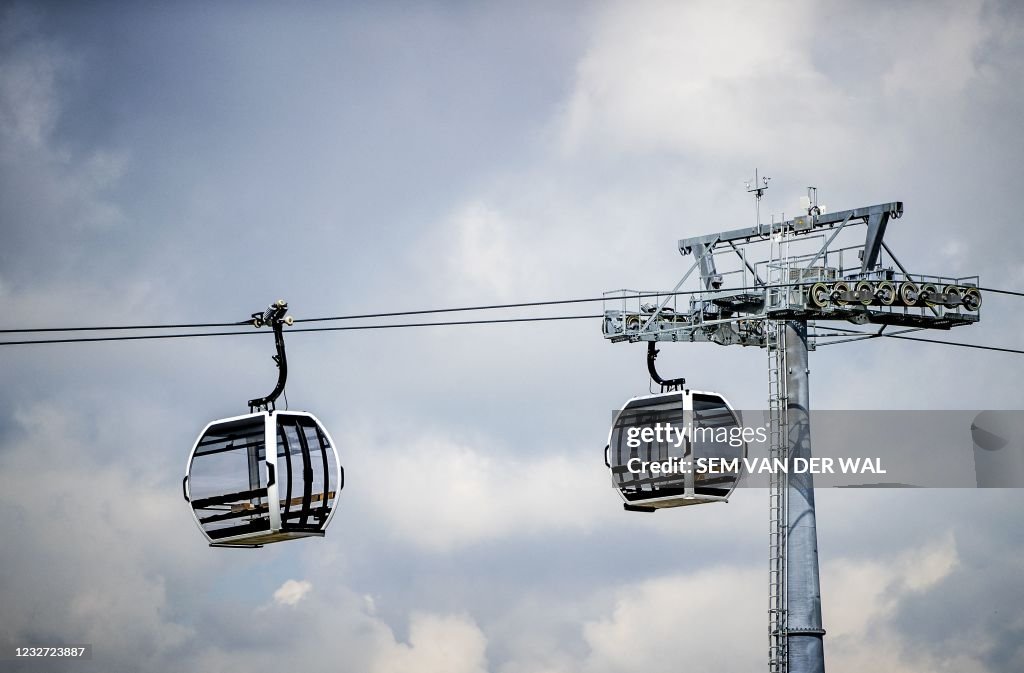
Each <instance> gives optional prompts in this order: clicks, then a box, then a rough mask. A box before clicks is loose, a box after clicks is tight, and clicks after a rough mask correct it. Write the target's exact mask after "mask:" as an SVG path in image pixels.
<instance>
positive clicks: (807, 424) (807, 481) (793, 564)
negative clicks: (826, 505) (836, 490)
mask: <svg viewBox="0 0 1024 673" xmlns="http://www.w3.org/2000/svg"><path fill="white" fill-rule="evenodd" d="M785 349H786V365H787V371H786V394H787V400H786V411H787V413H786V417H787V425H788V427H787V428H786V436H787V440H788V443H789V465H790V470H791V472H790V474H789V486H788V490H787V509H788V512H789V527H788V529H787V534H786V545H787V559H786V617H787V632H788V643H789V644H788V650H789V673H824V670H825V649H824V642H823V637H824V635H825V630H824V629H823V628H822V627H821V585H820V582H819V579H818V532H817V528H816V523H815V514H814V477H813V475H812V474H811V473H810V471H805V472H803V473H793V472H792V468H793V462H794V459H796V458H803V459H810V457H811V417H810V408H811V403H810V394H809V390H808V379H809V376H808V375H809V368H808V364H807V323H806V322H800V321H796V320H790V321H787V322H786V328H785Z"/></svg>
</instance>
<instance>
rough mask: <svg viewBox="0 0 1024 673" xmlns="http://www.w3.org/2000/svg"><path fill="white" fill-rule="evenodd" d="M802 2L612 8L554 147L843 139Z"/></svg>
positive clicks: (627, 148)
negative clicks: (812, 51) (817, 64)
mask: <svg viewBox="0 0 1024 673" xmlns="http://www.w3.org/2000/svg"><path fill="white" fill-rule="evenodd" d="M811 7H812V5H811V4H810V3H808V2H794V3H786V4H769V3H763V2H761V3H757V2H749V3H716V2H693V3H675V2H644V3H629V4H623V5H611V6H609V7H608V9H607V11H606V12H604V14H603V15H602V16H601V17H600V19H599V21H598V24H597V29H596V31H595V35H594V38H593V40H592V43H591V44H590V47H589V49H588V51H587V53H586V55H585V56H584V58H583V59H582V61H581V62H580V65H579V67H578V72H577V79H576V84H575V88H574V91H573V93H572V95H571V97H570V99H569V102H568V105H567V107H566V116H565V119H564V129H563V133H564V135H563V143H564V146H565V148H566V149H567V150H569V151H573V150H575V149H577V148H581V147H582V146H591V147H598V146H599V147H601V148H602V149H607V148H613V149H614V150H618V151H622V152H627V153H630V152H661V151H673V152H688V151H696V152H698V153H710V154H718V155H720V154H722V153H727V154H741V155H747V154H749V153H752V152H754V153H759V152H760V151H761V150H767V149H768V148H771V149H772V150H774V151H778V152H786V151H788V152H791V153H796V152H799V151H800V150H801V147H800V146H799V145H796V144H793V145H788V146H787V144H789V143H793V142H794V141H796V140H797V139H800V140H801V141H802V142H803V143H805V145H806V146H816V147H817V148H818V149H819V150H823V149H825V148H824V147H821V144H820V143H821V141H822V140H824V139H826V138H829V139H832V140H833V141H836V140H838V139H841V138H842V137H843V134H844V130H845V129H844V128H843V126H842V123H843V121H845V120H844V119H842V118H841V117H840V115H839V113H840V105H841V103H842V97H841V95H840V94H839V92H838V91H837V90H836V88H835V87H834V86H833V85H832V84H831V83H830V82H829V81H828V79H827V78H826V77H825V76H823V75H822V74H821V73H820V72H819V71H818V70H817V69H816V67H815V65H814V63H813V62H812V59H811V55H810V53H809V51H808V45H809V40H808V36H809V35H811V34H812V30H813V26H812V20H813V18H812V12H811V11H809V10H810V8H811Z"/></svg>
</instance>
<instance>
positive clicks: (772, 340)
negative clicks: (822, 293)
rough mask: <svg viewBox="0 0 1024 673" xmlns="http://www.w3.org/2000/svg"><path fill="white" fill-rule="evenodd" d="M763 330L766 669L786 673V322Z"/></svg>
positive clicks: (779, 321) (777, 323)
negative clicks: (765, 355)
mask: <svg viewBox="0 0 1024 673" xmlns="http://www.w3.org/2000/svg"><path fill="white" fill-rule="evenodd" d="M766 327H767V329H766V330H765V335H766V340H767V347H768V421H769V445H768V460H769V461H770V462H771V463H772V465H773V470H772V471H771V472H770V473H769V475H770V476H769V485H768V516H769V532H768V550H769V553H768V555H769V560H768V563H769V565H768V643H769V644H768V670H769V671H770V673H786V671H787V670H788V668H789V666H788V656H787V654H788V653H787V647H786V646H787V635H788V631H787V623H786V528H787V526H788V523H789V517H788V512H787V509H786V488H787V486H788V483H787V482H788V478H787V473H786V472H783V471H777V470H775V469H774V466H775V465H776V459H778V460H780V461H783V464H785V461H786V460H787V457H788V453H789V451H788V448H789V446H788V441H787V437H786V427H787V424H786V345H785V337H784V335H785V329H786V323H785V322H784V321H781V320H772V321H769V322H768V324H767V325H766Z"/></svg>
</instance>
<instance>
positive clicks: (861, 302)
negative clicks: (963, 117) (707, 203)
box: [602, 177, 981, 673]
mask: <svg viewBox="0 0 1024 673" xmlns="http://www.w3.org/2000/svg"><path fill="white" fill-rule="evenodd" d="M754 185H755V186H754V188H752V189H748V191H749V192H751V193H753V194H754V196H755V197H756V202H757V203H758V204H759V202H760V199H761V197H762V196H763V195H764V192H765V190H766V189H767V185H768V180H767V178H764V179H763V185H762V184H761V183H759V182H758V181H757V178H756V177H755V181H754ZM824 211H825V209H824V207H819V206H818V204H817V190H815V189H814V188H810V189H809V196H808V198H807V199H806V200H805V203H804V204H803V207H802V209H801V212H800V214H799V215H797V216H795V217H792V218H790V219H786V218H785V216H783V217H782V218H781V219H780V221H778V222H776V221H775V220H774V218H773V220H772V222H770V223H768V224H762V223H760V214H759V208H758V220H757V222H758V224H756V225H755V226H753V227H748V228H741V229H733V230H728V231H720V232H718V233H714V234H708V235H704V236H696V237H692V238H685V239H682V240H680V241H679V244H678V249H679V252H680V253H681V254H682V255H683V256H690V255H692V256H693V257H694V261H693V263H692V265H691V266H690V267H689V269H688V270H687V271H686V273H685V274H684V275H683V277H682V278H681V279H680V280H679V282H678V283H676V286H675V287H674V288H672V290H670V291H668V292H648V291H635V290H618V291H612V292H607V293H605V303H604V323H603V328H602V329H603V333H604V336H605V338H606V339H609V340H610V341H612V342H637V341H649V342H653V341H688V342H695V341H706V342H712V343H717V344H721V345H740V346H756V347H761V348H765V349H766V350H767V351H768V365H769V366H768V389H769V396H768V397H769V399H768V420H769V425H770V428H769V437H770V441H769V458H770V459H771V460H772V462H773V463H774V461H775V459H779V460H781V461H792V460H793V458H794V457H798V456H799V457H809V456H810V422H809V415H808V412H809V401H808V400H809V396H808V387H807V383H808V376H807V375H808V371H809V370H808V366H807V352H808V351H809V350H814V347H815V343H816V338H815V336H814V335H813V334H812V335H811V336H808V332H807V327H808V325H811V326H813V325H814V324H815V323H816V322H818V321H845V322H850V323H854V324H857V325H878V326H879V330H878V332H879V333H881V332H882V331H884V330H886V329H887V328H889V327H890V326H895V327H901V328H904V330H903V331H915V330H921V329H942V330H948V329H950V328H952V327H957V326H962V325H971V324H973V323H975V322H978V321H979V320H980V317H981V314H980V309H981V291H980V290H979V289H978V277H977V276H967V277H955V276H948V275H928V274H920V273H911V272H909V271H908V270H907V269H906V268H905V267H904V266H903V264H901V263H900V261H899V260H898V259H897V258H896V256H895V255H894V254H893V252H892V250H891V249H890V248H889V246H888V245H887V244H886V243H885V241H884V240H883V239H884V236H885V233H886V229H887V227H888V225H889V224H890V223H892V222H893V221H895V220H898V219H900V218H901V217H902V216H903V203H902V202H899V201H893V202H890V203H882V204H877V205H873V206H866V207H862V208H855V209H852V210H843V211H839V212H835V213H826V212H824ZM758 248H760V249H758ZM716 255H717V257H716ZM730 262H731V264H730ZM695 271H696V272H698V275H699V286H698V287H697V288H696V289H692V290H689V289H685V286H686V283H687V281H688V280H690V278H691V277H692V276H693V275H694V272H695ZM892 333H893V332H890V334H892ZM769 524H770V529H769V606H768V615H769V650H768V655H769V670H770V671H772V672H773V673H787V672H792V673H811V672H814V673H816V672H817V671H824V650H823V644H822V639H823V636H824V634H825V631H824V629H823V628H822V626H821V612H820V589H819V586H818V584H819V583H818V559H817V537H816V535H817V533H816V528H815V526H816V524H815V511H814V493H813V481H812V479H811V478H810V477H809V476H808V477H801V478H800V479H793V478H790V477H789V476H788V474H787V473H786V472H773V473H772V476H771V480H770V483H769Z"/></svg>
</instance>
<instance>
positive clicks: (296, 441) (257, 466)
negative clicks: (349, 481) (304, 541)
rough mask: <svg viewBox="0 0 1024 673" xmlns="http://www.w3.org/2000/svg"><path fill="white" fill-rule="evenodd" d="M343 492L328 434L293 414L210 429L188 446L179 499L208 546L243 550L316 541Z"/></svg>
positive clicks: (253, 417) (259, 415) (270, 414)
mask: <svg viewBox="0 0 1024 673" xmlns="http://www.w3.org/2000/svg"><path fill="white" fill-rule="evenodd" d="M267 447H274V450H272V451H267ZM343 486H344V470H343V469H342V467H341V464H340V463H339V461H338V453H337V450H336V448H335V445H334V442H333V441H332V440H331V437H330V435H329V434H328V433H327V430H326V429H325V428H324V427H323V425H321V423H320V421H318V420H317V419H316V417H315V416H313V415H312V414H309V413H305V412H297V411H259V412H256V413H250V414H246V415H244V416H235V417H234V418H225V419H221V420H218V421H214V422H212V423H210V424H209V425H207V426H206V427H205V428H204V429H203V431H202V433H200V435H199V439H197V440H196V443H195V445H194V446H193V447H192V452H191V453H190V454H189V458H188V463H187V465H186V468H185V479H184V481H183V490H184V495H185V500H186V501H188V502H189V503H190V504H191V505H192V513H193V515H194V516H195V520H196V523H197V524H198V525H199V528H200V529H201V530H202V531H203V534H204V535H205V536H206V538H207V539H208V540H209V541H210V544H211V546H241V547H256V546H261V545H264V544H269V543H271V542H281V541H283V540H292V539H295V538H302V537H309V536H322V535H323V534H324V531H325V529H326V528H327V525H328V524H329V523H330V521H331V517H333V516H334V501H335V497H336V496H337V494H338V492H339V491H341V489H342V488H343Z"/></svg>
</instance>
